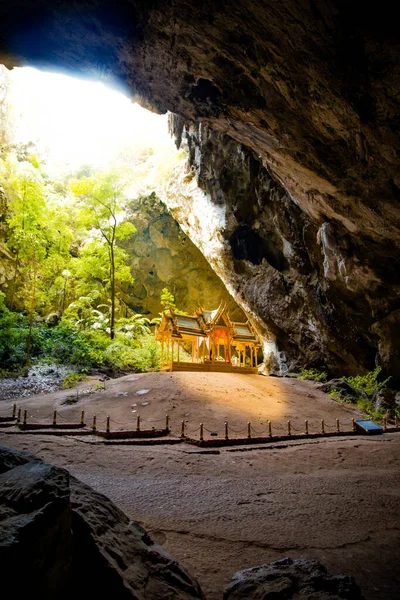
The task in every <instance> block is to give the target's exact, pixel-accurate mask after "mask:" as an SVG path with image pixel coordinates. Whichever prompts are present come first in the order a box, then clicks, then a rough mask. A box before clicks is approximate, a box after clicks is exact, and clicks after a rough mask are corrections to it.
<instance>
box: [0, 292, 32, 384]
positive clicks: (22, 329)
mask: <svg viewBox="0 0 400 600" xmlns="http://www.w3.org/2000/svg"><path fill="white" fill-rule="evenodd" d="M4 298H5V294H4V293H3V292H0V364H1V367H2V370H3V374H6V373H7V372H8V371H15V370H18V369H20V368H21V367H22V366H23V364H24V361H25V357H26V340H27V336H28V320H27V319H26V317H24V316H23V315H20V314H18V313H14V312H12V311H11V310H9V309H8V308H7V307H6V305H5V303H4Z"/></svg>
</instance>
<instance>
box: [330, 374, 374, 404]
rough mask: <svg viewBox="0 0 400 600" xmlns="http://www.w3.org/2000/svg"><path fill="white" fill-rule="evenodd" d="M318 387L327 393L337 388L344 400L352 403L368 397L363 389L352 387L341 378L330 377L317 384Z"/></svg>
mask: <svg viewBox="0 0 400 600" xmlns="http://www.w3.org/2000/svg"><path fill="white" fill-rule="evenodd" d="M319 389H320V390H322V391H323V392H325V393H326V394H329V392H332V391H333V390H337V392H338V393H339V394H340V397H341V398H342V399H343V400H345V401H346V402H353V403H354V404H356V403H357V401H358V400H360V399H363V400H368V399H369V398H368V396H367V394H366V393H365V392H364V390H360V389H358V388H355V387H353V386H352V385H350V384H349V383H347V381H343V379H331V380H330V381H327V382H326V383H323V384H322V385H321V386H319Z"/></svg>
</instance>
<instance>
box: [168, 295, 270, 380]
mask: <svg viewBox="0 0 400 600" xmlns="http://www.w3.org/2000/svg"><path fill="white" fill-rule="evenodd" d="M156 339H157V340H158V341H159V342H161V370H162V371H213V372H222V373H257V372H258V368H257V366H258V355H259V351H260V349H261V347H262V346H261V342H260V340H259V338H258V336H257V334H256V332H255V331H254V329H253V327H252V325H251V323H250V322H249V321H246V323H235V322H233V321H231V320H230V318H229V314H228V312H227V309H226V304H225V303H222V304H221V305H220V306H219V307H218V308H217V310H204V309H203V308H199V309H198V310H196V311H195V314H194V315H182V314H179V313H176V312H173V311H172V310H166V311H164V312H163V315H162V319H161V323H160V325H159V327H158V328H157V331H156Z"/></svg>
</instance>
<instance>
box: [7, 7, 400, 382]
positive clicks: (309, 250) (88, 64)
mask: <svg viewBox="0 0 400 600" xmlns="http://www.w3.org/2000/svg"><path fill="white" fill-rule="evenodd" d="M399 56H400V39H399V33H398V26H397V21H396V19H395V18H394V16H393V15H392V14H391V10H390V9H388V10H385V9H384V7H377V6H376V5H374V4H373V3H370V4H368V3H367V4H366V3H363V4H361V3H359V2H357V1H356V2H346V1H344V0H300V1H299V0H296V1H295V0H270V1H269V2H268V3H266V2H262V1H257V0H238V1H237V2H235V3H232V2H230V1H228V0H220V2H218V3H216V2H211V1H209V0H207V1H205V2H201V3H199V2H195V1H194V0H174V1H173V2H165V1H161V0H151V1H148V0H133V1H128V0H118V2H115V1H113V2H112V1H111V0H96V1H95V2H87V1H83V2H79V3H76V2H75V3H71V2H67V1H66V0H58V1H57V2H55V1H53V2H51V1H48V0H36V1H35V2H33V1H32V0H13V1H11V0H8V1H7V0H5V1H4V2H2V3H1V6H0V62H3V63H4V64H5V65H6V66H9V67H11V66H13V65H15V64H24V63H29V64H33V65H38V66H47V67H51V68H55V69H58V70H60V69H64V70H67V71H73V72H80V73H82V74H84V75H85V76H88V75H90V76H92V77H95V78H99V77H100V78H101V79H103V80H104V81H108V82H113V81H115V82H117V83H118V85H120V87H121V88H123V89H125V90H127V91H128V92H129V93H130V94H131V96H132V97H133V98H134V99H136V100H138V101H139V102H140V103H141V104H142V105H144V106H147V107H149V108H151V109H152V110H156V111H159V112H164V111H166V110H170V111H172V112H175V113H177V114H179V115H181V116H183V117H184V118H185V119H189V120H193V121H197V122H201V123H202V124H203V125H204V126H208V127H211V128H212V129H213V130H215V131H217V132H219V133H220V134H224V135H228V136H230V137H231V138H233V139H234V140H236V142H238V143H239V144H241V145H244V146H245V147H247V148H248V149H250V150H251V151H254V152H255V153H256V158H258V157H259V160H260V162H262V163H263V165H264V166H265V167H267V172H268V173H269V174H270V176H271V178H272V180H274V182H275V183H274V186H277V183H278V182H280V184H281V185H282V186H283V188H284V190H286V195H287V198H291V201H292V204H293V205H294V206H292V205H291V204H289V201H288V200H285V202H286V208H285V210H287V211H288V212H287V214H288V218H289V214H290V219H292V223H294V222H296V228H297V229H298V230H300V229H304V231H306V232H307V234H304V235H305V238H304V251H305V253H306V254H307V256H308V257H307V256H305V254H304V257H303V258H302V259H301V260H302V261H303V266H302V267H301V269H300V267H299V265H298V264H297V263H298V261H299V259H298V258H296V259H294V258H292V259H291V260H289V259H288V257H287V256H286V254H285V253H283V254H284V258H285V260H286V262H285V261H283V262H280V261H282V260H283V259H282V252H281V250H282V248H281V246H280V242H279V239H280V233H279V232H280V231H281V227H283V225H280V226H279V227H278V228H277V230H276V231H275V233H274V240H271V237H270V236H271V227H266V220H265V218H263V217H262V216H261V217H260V216H259V215H258V211H259V208H258V207H257V204H256V200H255V199H250V200H249V202H251V203H254V210H255V214H256V215H258V216H257V219H258V220H259V221H260V222H262V223H263V225H262V227H266V229H265V232H264V233H262V232H261V234H260V231H259V230H256V231H257V233H258V234H260V236H259V237H257V236H255V234H254V233H250V232H251V231H253V230H254V229H255V228H254V223H253V224H252V223H251V219H250V220H248V217H247V216H246V218H244V217H242V216H241V217H240V218H239V219H238V220H237V224H238V226H239V227H241V228H242V229H238V230H237V231H236V233H234V231H233V230H232V232H231V233H232V235H234V237H233V245H234V246H235V247H236V252H239V254H237V259H236V260H237V261H239V264H241V265H242V266H243V265H245V268H246V270H247V271H249V270H250V269H253V270H258V272H259V284H260V285H261V284H262V286H261V287H263V288H265V286H268V281H269V278H270V277H271V273H272V272H270V269H269V267H268V273H267V272H264V271H263V269H264V270H265V267H263V265H265V264H266V263H268V260H267V258H268V254H269V255H270V259H271V252H272V254H274V252H275V250H274V248H275V246H276V244H277V249H278V250H279V252H278V254H276V257H275V258H276V259H277V260H278V257H280V258H279V260H278V262H277V263H276V264H275V267H276V266H278V267H279V268H278V269H276V268H275V267H274V266H273V264H272V262H273V261H272V262H271V261H270V262H269V263H268V264H269V265H270V267H271V268H274V272H273V277H274V278H275V279H276V281H277V283H276V284H275V283H274V286H275V288H276V289H278V287H279V285H282V286H283V285H284V284H283V280H285V281H289V278H290V283H291V284H293V286H294V287H296V286H297V287H298V288H299V292H298V295H297V300H296V301H297V302H300V297H301V294H305V295H304V302H306V303H307V304H309V303H310V302H311V304H312V306H311V307H308V306H307V307H306V308H305V309H304V310H303V311H301V312H302V315H303V317H304V319H305V316H306V314H308V313H310V314H312V315H313V317H314V319H315V321H314V322H312V323H311V324H310V325H309V327H308V331H309V334H310V336H311V337H314V338H317V337H318V336H320V337H322V338H323V339H324V342H323V345H324V347H325V351H324V357H325V356H327V350H326V348H327V347H328V348H329V355H330V358H329V362H330V364H332V365H333V366H334V363H335V361H336V360H337V361H338V362H337V365H336V366H337V368H338V369H342V368H344V366H346V365H348V369H349V370H356V369H362V368H370V366H371V365H372V364H373V362H374V354H375V353H376V351H378V352H379V356H378V359H379V360H380V361H382V363H383V364H384V366H385V368H386V370H387V371H388V372H390V373H392V374H394V375H398V374H399V373H400V347H399V345H400V342H399V336H398V334H397V332H398V331H399V330H400V303H399V289H400V288H399V272H400V269H399V266H400V265H399V245H400V203H399V199H400V175H399V173H400V171H399V168H398V165H399V151H400V136H399V129H400V120H399V116H398V115H399V114H400V110H399V109H400V106H399V104H400V61H399ZM221 139H222V138H221ZM224 139H225V138H224ZM200 149H201V145H199V146H198V150H200ZM219 171H220V169H219V168H218V169H217V168H216V169H215V172H216V173H217V172H219ZM220 174H221V175H222V173H220ZM214 183H215V186H216V187H217V188H218V187H219V183H218V182H217V181H215V182H214ZM255 185H257V184H255ZM276 189H278V188H276ZM280 193H281V192H279V194H278V195H280ZM211 195H212V196H213V195H214V196H215V194H211ZM283 197H286V196H285V194H283V192H282V198H283ZM285 202H284V203H285ZM289 206H290V208H289ZM296 206H297V209H298V210H297V209H296V208H295V207H296ZM274 210H275V209H274ZM276 210H278V208H277V206H276ZM217 212H218V211H214V213H213V214H214V216H215V215H217ZM220 212H221V211H220ZM229 212H230V209H229V208H227V213H229ZM244 212H246V211H244ZM249 212H251V211H249ZM216 218H217V217H216ZM235 218H236V217H235ZM260 219H261V220H260ZM293 227H294V226H293ZM278 230H279V231H278ZM267 234H268V235H267ZM285 235H288V234H287V232H286V233H285ZM249 236H253V237H252V238H251V237H250V239H252V240H253V242H254V245H255V246H256V247H257V249H256V250H254V255H255V256H256V257H257V256H258V254H260V253H261V254H265V255H267V256H266V257H264V261H261V262H260V264H258V265H257V264H255V265H254V264H253V263H252V262H251V261H247V262H246V260H247V259H246V257H245V255H246V253H247V258H251V256H253V254H252V255H251V256H250V255H249V249H248V248H247V249H246V243H247V242H249ZM289 237H290V236H289ZM316 237H317V242H316V241H315V239H316ZM267 238H268V239H267ZM285 239H286V238H285ZM291 239H292V240H293V239H294V237H293V236H292V238H291ZM246 240H247V242H246ZM302 244H303V243H300V242H297V246H296V252H295V254H296V257H298V256H300V254H301V252H300V246H302ZM209 245H211V244H209ZM248 245H249V243H247V246H248ZM321 251H322V253H323V256H322V255H321ZM251 252H252V253H253V250H251ZM240 257H242V258H240ZM253 258H254V256H253ZM321 261H322V262H321ZM250 265H253V266H250ZM310 265H311V266H310ZM295 268H296V269H297V271H296V272H299V273H300V271H301V276H300V275H299V276H296V277H295V276H294V273H295ZM281 269H283V270H281ZM310 269H311V270H310ZM247 271H246V272H247ZM252 273H253V271H252ZM288 273H290V277H289V274H288ZM247 277H248V275H247V274H245V275H244V276H243V278H242V280H241V281H242V283H243V285H244V284H245V283H244V282H245V281H247ZM275 279H274V281H275ZM267 280H268V281H267ZM316 280H318V283H317V282H316ZM248 281H249V282H250V281H254V274H253V275H252V277H251V278H250V279H249V280H248ZM278 282H280V283H279V285H278ZM249 285H250V283H249ZM300 289H301V290H302V291H301V292H300ZM271 290H272V288H271ZM318 290H320V291H318ZM281 291H282V293H281V295H283V292H284V291H285V290H284V289H283V287H282V288H281ZM318 294H320V298H318ZM315 295H317V299H315V298H314V297H315ZM285 296H289V298H291V299H292V300H290V301H291V302H293V301H294V293H293V291H292V292H291V293H290V294H287V293H285ZM269 298H270V301H271V302H275V300H274V298H275V296H272V295H271V296H270V297H269ZM281 305H282V302H281V300H278V301H277V309H276V312H277V313H279V312H280V311H281ZM321 306H322V307H325V308H323V309H321ZM313 307H315V308H313ZM254 310H256V311H259V310H260V311H261V312H260V315H259V316H260V319H261V320H263V319H264V318H265V319H266V318H267V316H266V311H265V309H262V307H261V300H260V301H259V302H258V303H257V306H254ZM319 310H322V315H321V314H319V313H318V311H319ZM329 311H331V313H330V314H331V317H330V319H331V323H326V321H327V320H328V321H329ZM270 312H271V311H270V309H268V314H270ZM285 314H286V313H285ZM299 314H300V313H299ZM256 316H257V315H256ZM271 316H272V315H271ZM317 317H318V318H317ZM363 319H364V324H363V322H362V321H363ZM277 321H278V319H271V322H268V323H266V325H268V326H270V327H272V329H275V328H277V329H276V331H277V332H278V333H279V335H282V336H283V337H282V344H283V345H284V346H287V347H288V350H289V351H290V352H291V351H292V344H294V347H293V351H297V352H298V353H299V354H301V353H302V352H303V349H302V347H301V345H302V344H303V342H304V337H305V331H306V328H305V327H303V325H301V327H300V329H301V330H302V332H303V333H302V334H300V337H299V339H296V336H295V335H294V334H291V335H290V336H289V337H287V335H288V334H287V332H284V333H285V335H283V333H282V332H283V330H284V327H283V326H282V323H280V324H278V322H277ZM315 323H316V326H315ZM321 323H322V325H323V326H322V325H321ZM293 326H294V324H293ZM315 327H317V329H315ZM342 330H344V331H342ZM344 334H346V335H344ZM314 341H315V348H316V351H315V353H314V352H313V353H312V355H313V356H314V354H315V355H316V354H318V352H319V348H321V347H322V345H321V343H320V342H319V341H316V340H314ZM342 342H343V344H345V345H346V346H347V345H348V353H347V350H342V351H340V352H339V350H340V348H338V344H340V343H342ZM311 345H312V341H311V342H310V343H309V344H308V346H307V347H310V346H311ZM310 356H311V355H310ZM335 356H338V357H339V358H338V359H336V358H335Z"/></svg>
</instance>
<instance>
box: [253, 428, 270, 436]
mask: <svg viewBox="0 0 400 600" xmlns="http://www.w3.org/2000/svg"><path fill="white" fill-rule="evenodd" d="M251 431H252V432H253V433H255V434H256V435H262V434H263V433H266V432H267V431H268V429H263V430H262V431H257V430H256V429H254V427H253V426H251Z"/></svg>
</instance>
